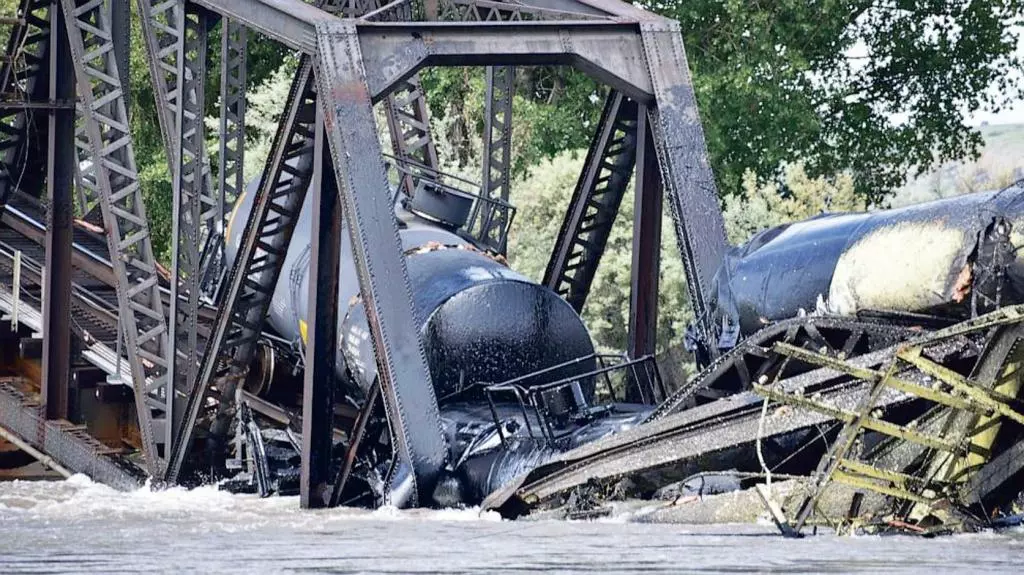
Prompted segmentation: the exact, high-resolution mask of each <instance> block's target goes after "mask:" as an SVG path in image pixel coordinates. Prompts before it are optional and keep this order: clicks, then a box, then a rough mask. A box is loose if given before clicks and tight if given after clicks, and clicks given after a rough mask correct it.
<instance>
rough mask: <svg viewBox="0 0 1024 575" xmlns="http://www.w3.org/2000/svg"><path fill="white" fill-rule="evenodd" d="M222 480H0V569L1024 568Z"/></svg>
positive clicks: (873, 545)
mask: <svg viewBox="0 0 1024 575" xmlns="http://www.w3.org/2000/svg"><path fill="white" fill-rule="evenodd" d="M298 507H299V505H298V500H297V499H296V498H294V497H275V498H268V499H258V498H256V497H254V496H245V495H231V494H227V493H223V492H219V491H217V490H216V488H214V487H204V488H199V489H194V490H191V491H186V490H184V489H170V490H166V491H160V492H153V491H150V490H148V489H144V490H139V491H136V492H133V493H120V492H117V491H114V490H111V489H109V488H107V487H105V486H102V485H98V484H95V483H92V482H90V481H89V480H88V479H86V478H84V477H77V476H76V477H72V478H71V479H69V480H67V481H62V482H27V481H15V482H8V483H0V574H8V573H62V572H74V573H81V572H96V573H115V572H138V571H158V572H175V573H180V572H201V573H219V572H240V571H241V572H247V573H291V572H298V571H307V572H309V571H314V572H332V573H536V572H549V573H571V572H580V573H582V572H600V573H626V572H638V571H643V572H647V573H692V572H722V571H725V572H748V571H762V572H763V571H782V572H803V573H823V572H829V573H836V572H851V571H853V572H870V573H878V572H915V573H937V572H970V573H973V572H978V571H1011V570H1014V571H1019V570H1020V565H1021V563H1024V531H1020V530H1018V531H1013V532H1009V533H1003V534H994V533H984V534H973V535H962V536H956V537H947V538H938V539H931V540H926V539H919V538H913V537H907V536H898V537H876V536H859V537H836V536H832V535H819V536H817V537H809V538H806V539H803V540H798V541H794V540H786V539H782V538H781V537H779V536H778V535H777V534H776V532H775V530H774V528H773V527H771V526H770V525H720V526H714V527H696V526H682V525H645V524H633V523H628V522H626V521H625V520H622V519H608V520H602V521H595V522H558V521H519V522H511V521H503V520H501V519H500V518H499V517H498V516H497V515H495V514H493V513H484V514H482V515H481V514H480V513H478V512H477V511H475V510H442V511H418V510H417V511H398V510H394V509H382V510H376V511H366V510H356V509H334V510H324V511H315V512H313V511H301V510H299V508H298Z"/></svg>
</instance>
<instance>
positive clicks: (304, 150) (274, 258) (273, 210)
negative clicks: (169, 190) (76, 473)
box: [165, 56, 316, 482]
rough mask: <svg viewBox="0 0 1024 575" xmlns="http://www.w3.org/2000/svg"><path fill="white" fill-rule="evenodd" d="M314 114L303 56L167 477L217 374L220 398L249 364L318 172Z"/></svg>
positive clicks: (222, 411)
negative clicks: (315, 173)
mask: <svg viewBox="0 0 1024 575" xmlns="http://www.w3.org/2000/svg"><path fill="white" fill-rule="evenodd" d="M315 120H316V87H315V85H314V82H313V70H312V59H311V58H310V57H308V56H303V57H302V60H301V62H300V64H299V70H298V72H297V73H296V76H295V79H294V80H293V82H292V86H291V90H290V92H289V95H288V100H287V104H286V108H285V113H284V115H283V117H282V120H281V123H280V124H279V125H278V130H277V134H276V135H275V136H274V144H273V148H272V150H271V154H270V157H269V158H268V159H267V165H266V167H265V168H264V170H263V179H262V181H261V183H260V187H259V189H258V191H257V192H256V197H255V198H254V200H253V209H252V213H251V214H250V215H249V219H248V221H247V222H246V226H245V231H244V232H243V235H242V241H241V245H240V246H239V249H238V253H237V255H236V257H235V263H234V265H233V266H232V269H231V271H230V273H229V275H228V277H227V279H226V284H225V285H226V287H227V292H226V293H225V298H224V301H223V303H222V304H221V306H220V308H219V309H218V312H217V318H216V319H215V320H214V326H213V330H212V332H211V335H210V338H209V340H208V343H207V346H206V349H205V350H204V353H203V359H202V363H201V364H200V368H199V372H198V375H197V378H196V380H195V382H196V383H195V385H194V386H193V388H192V391H191V393H190V394H189V398H188V403H187V406H186V408H185V410H184V412H183V413H182V414H181V416H182V422H181V424H180V430H181V431H180V433H179V435H178V436H177V437H176V439H175V442H174V449H173V450H172V456H171V459H170V462H169V465H168V468H167V474H166V477H165V478H166V479H167V480H168V481H171V482H173V481H175V480H176V478H177V475H178V473H179V472H180V471H181V466H182V463H183V462H184V458H185V455H186V452H187V450H188V448H189V445H190V443H191V440H192V432H193V428H194V426H195V421H196V418H197V417H198V415H199V410H200V409H201V408H202V407H203V404H204V403H205V399H206V397H207V395H208V393H209V392H210V384H211V381H212V379H213V378H214V377H215V376H221V377H220V378H219V379H218V391H219V393H220V396H221V397H222V398H231V397H233V393H234V387H235V385H236V384H237V378H238V377H240V376H241V374H243V373H244V372H245V370H246V369H247V368H248V363H249V359H251V357H252V349H253V345H254V344H255V343H256V341H257V339H258V338H259V337H260V333H261V331H262V329H263V321H264V318H265V316H266V314H267V310H268V309H269V306H270V299H271V296H272V295H273V293H274V288H275V287H276V285H277V280H278V277H279V276H280V273H281V268H282V266H283V264H284V258H285V254H286V252H287V250H288V244H289V243H290V242H291V237H292V232H293V231H294V229H295V222H296V220H297V219H298V216H299V211H300V210H301V209H302V203H303V201H304V200H305V198H306V192H307V190H308V188H309V184H310V179H311V178H312V175H313V169H312V168H313V148H314V134H315V129H314V128H315ZM222 359H224V360H226V362H227V365H226V366H224V367H226V368H227V372H228V373H226V374H225V373H223V372H221V373H217V372H218V367H220V364H221V362H222ZM232 404H233V401H230V400H225V401H222V402H220V404H219V408H218V409H219V412H218V416H217V423H216V424H215V426H216V427H217V429H216V430H215V431H218V432H219V431H220V428H222V427H224V426H225V425H226V422H227V420H228V419H229V416H230V406H231V405H232Z"/></svg>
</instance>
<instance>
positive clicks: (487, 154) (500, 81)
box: [472, 66, 516, 254]
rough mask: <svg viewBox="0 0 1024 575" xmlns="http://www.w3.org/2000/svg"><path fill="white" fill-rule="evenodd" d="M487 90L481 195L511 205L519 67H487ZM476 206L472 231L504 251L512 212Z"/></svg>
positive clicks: (485, 242) (488, 244) (490, 245)
mask: <svg viewBox="0 0 1024 575" xmlns="http://www.w3.org/2000/svg"><path fill="white" fill-rule="evenodd" d="M486 82H487V93H486V100H485V102H484V151H483V159H484V173H483V186H482V187H481V189H480V195H481V196H483V197H485V198H488V199H500V200H502V201H503V202H504V205H507V204H508V196H509V191H510V190H509V188H510V183H511V170H512V97H513V95H514V94H515V85H516V69H515V68H514V67H512V66H488V67H487V72H486ZM481 207H482V205H481V202H477V203H476V205H475V209H474V213H473V220H472V226H473V227H472V231H473V233H474V235H476V237H477V238H478V239H479V240H480V241H481V242H483V243H484V244H485V245H487V246H488V247H490V248H491V249H493V250H495V251H496V252H498V253H501V254H503V253H505V234H504V233H502V232H503V231H504V230H505V225H506V224H507V223H508V217H509V211H508V209H504V208H502V207H498V208H497V209H494V210H481Z"/></svg>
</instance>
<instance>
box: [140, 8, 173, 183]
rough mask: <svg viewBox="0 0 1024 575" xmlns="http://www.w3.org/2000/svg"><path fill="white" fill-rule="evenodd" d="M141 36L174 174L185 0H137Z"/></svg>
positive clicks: (161, 131)
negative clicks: (179, 69) (179, 62)
mask: <svg viewBox="0 0 1024 575" xmlns="http://www.w3.org/2000/svg"><path fill="white" fill-rule="evenodd" d="M136 5H137V6H138V11H139V23H140V26H141V28H142V38H143V42H144V43H145V46H146V56H147V57H146V62H147V63H148V64H149V81H150V84H151V85H152V86H153V94H154V95H155V96H156V109H157V122H158V124H159V126H160V135H161V136H162V137H163V141H164V151H165V153H166V154H167V163H168V170H169V171H170V173H171V174H174V173H175V171H176V170H177V169H178V166H177V164H178V162H177V160H176V159H175V157H174V154H176V153H177V152H178V145H177V143H176V142H175V139H176V137H177V128H176V127H175V122H176V118H177V108H178V94H179V91H178V90H179V89H180V86H179V84H180V82H179V81H178V68H179V66H178V58H179V57H180V55H181V52H182V46H183V42H184V40H183V29H184V27H185V20H184V19H185V13H184V6H185V0H136Z"/></svg>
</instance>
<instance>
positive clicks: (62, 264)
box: [42, 2, 75, 419]
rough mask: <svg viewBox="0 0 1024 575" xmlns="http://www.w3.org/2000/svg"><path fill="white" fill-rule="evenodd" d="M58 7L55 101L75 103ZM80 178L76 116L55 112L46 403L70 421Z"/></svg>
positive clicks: (50, 148)
mask: <svg viewBox="0 0 1024 575" xmlns="http://www.w3.org/2000/svg"><path fill="white" fill-rule="evenodd" d="M56 4H57V3H56V2H54V6H53V7H52V8H51V14H53V15H54V16H53V18H54V19H53V20H52V21H53V22H57V23H58V24H56V25H52V26H50V91H49V94H50V101H51V102H57V101H60V102H73V101H74V99H75V68H74V65H73V63H72V60H71V52H70V49H69V47H68V35H67V29H66V28H65V27H64V26H63V24H60V23H59V22H60V20H59V19H63V18H64V11H63V10H62V9H59V8H58V6H57V5H56ZM58 18H59V19H58ZM74 174H75V111H74V109H73V108H67V107H59V106H58V107H54V108H51V109H50V114H49V130H48V134H47V158H46V191H47V198H48V200H49V209H48V210H47V223H46V271H45V278H44V281H43V283H44V288H43V289H44V290H45V292H44V296H43V374H42V377H43V386H42V403H43V405H45V406H46V417H47V418H48V419H67V418H68V415H69V413H68V404H69V400H70V393H69V383H70V380H71V250H72V227H71V214H72V203H71V202H72V199H71V198H72V193H73V191H74V190H73V187H74Z"/></svg>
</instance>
